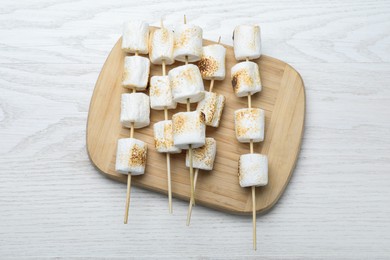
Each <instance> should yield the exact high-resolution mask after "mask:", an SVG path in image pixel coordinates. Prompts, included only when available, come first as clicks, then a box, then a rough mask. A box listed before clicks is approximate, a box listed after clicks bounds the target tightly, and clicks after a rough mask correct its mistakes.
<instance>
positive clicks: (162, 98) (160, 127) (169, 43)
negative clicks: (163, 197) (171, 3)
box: [149, 19, 181, 213]
mask: <svg viewBox="0 0 390 260" xmlns="http://www.w3.org/2000/svg"><path fill="white" fill-rule="evenodd" d="M160 23H161V29H156V30H155V31H154V32H153V33H152V35H151V41H150V44H149V50H150V51H149V58H150V60H151V62H152V63H153V64H158V65H161V66H162V67H161V69H162V76H153V77H152V78H151V84H150V98H151V99H150V101H151V102H150V106H151V108H152V109H156V110H164V121H160V122H158V123H155V124H154V127H153V128H154V138H155V147H156V150H157V151H158V152H160V153H165V154H166V161H167V183H168V205H169V212H170V213H172V185H171V157H170V153H180V152H181V149H179V148H177V147H175V146H174V144H173V139H172V121H171V120H168V109H171V108H173V109H174V108H176V101H174V100H173V97H172V88H171V84H170V82H169V77H168V76H167V75H166V65H171V64H173V63H174V59H173V49H174V35H173V31H171V30H168V29H166V28H164V23H163V20H162V19H161V20H160Z"/></svg>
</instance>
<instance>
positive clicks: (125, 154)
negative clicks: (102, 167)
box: [115, 21, 150, 224]
mask: <svg viewBox="0 0 390 260" xmlns="http://www.w3.org/2000/svg"><path fill="white" fill-rule="evenodd" d="M148 42H149V25H148V24H147V23H145V22H143V21H129V22H126V23H125V24H124V30H123V36H122V50H123V51H124V52H125V53H132V54H135V55H133V56H126V57H125V59H124V72H123V78H122V86H123V87H125V88H128V89H131V90H132V93H125V94H122V95H121V114H120V122H121V124H122V126H123V127H127V128H130V138H122V139H119V140H118V145H117V153H116V163H115V170H116V171H117V172H119V173H121V174H127V192H126V205H125V216H124V223H125V224H127V221H128V215H129V206H130V194H131V177H132V175H142V174H144V173H145V166H146V159H147V144H146V143H145V142H143V141H141V140H138V139H135V138H133V136H134V129H135V128H142V127H145V126H148V125H149V124H150V107H149V103H150V99H149V96H147V95H146V94H144V93H136V91H137V90H140V91H143V90H145V89H146V88H147V85H148V80H149V73H150V61H149V59H147V58H145V57H141V56H139V54H148V52H149V50H148Z"/></svg>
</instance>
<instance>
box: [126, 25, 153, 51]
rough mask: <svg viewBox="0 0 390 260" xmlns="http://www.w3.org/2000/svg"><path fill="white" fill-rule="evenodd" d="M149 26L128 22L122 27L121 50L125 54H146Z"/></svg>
mask: <svg viewBox="0 0 390 260" xmlns="http://www.w3.org/2000/svg"><path fill="white" fill-rule="evenodd" d="M148 41H149V24H148V23H145V22H143V21H128V22H126V23H125V24H124V25H123V37H122V50H124V51H125V52H127V53H136V52H138V53H139V54H148Z"/></svg>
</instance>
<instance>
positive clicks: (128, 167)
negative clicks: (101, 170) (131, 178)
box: [115, 138, 148, 175]
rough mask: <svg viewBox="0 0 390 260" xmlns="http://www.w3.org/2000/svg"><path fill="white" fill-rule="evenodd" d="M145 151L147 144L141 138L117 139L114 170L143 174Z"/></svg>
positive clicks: (123, 172)
mask: <svg viewBox="0 0 390 260" xmlns="http://www.w3.org/2000/svg"><path fill="white" fill-rule="evenodd" d="M147 151H148V146H147V144H146V143H144V142H142V141H141V140H138V139H135V138H122V139H119V140H118V148H117V152H116V163H115V171H117V172H119V173H122V174H129V173H130V174H131V175H141V174H144V172H145V166H146V154H147Z"/></svg>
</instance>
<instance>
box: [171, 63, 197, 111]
mask: <svg viewBox="0 0 390 260" xmlns="http://www.w3.org/2000/svg"><path fill="white" fill-rule="evenodd" d="M168 76H169V82H170V85H171V88H172V95H173V100H174V101H175V102H178V103H182V104H185V103H187V99H190V103H196V102H199V101H200V100H202V99H203V98H204V85H203V79H202V76H201V75H200V71H199V68H198V67H197V66H195V65H194V64H187V65H183V66H179V67H176V68H174V69H171V70H170V71H169V73H168Z"/></svg>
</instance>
